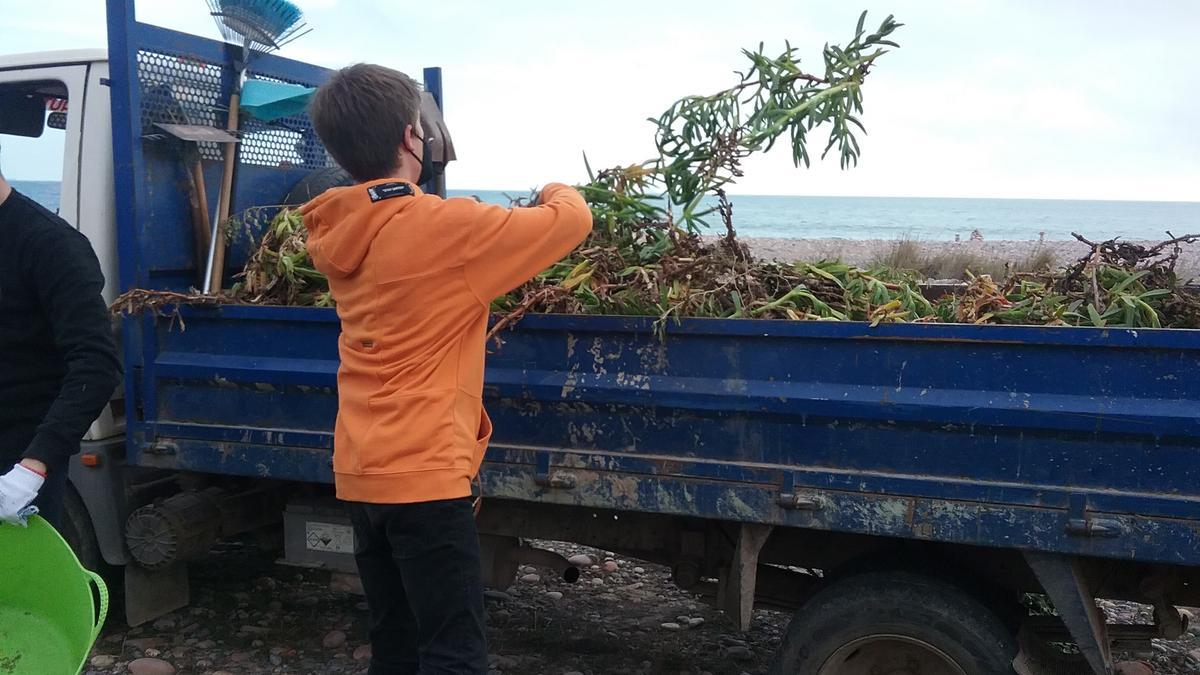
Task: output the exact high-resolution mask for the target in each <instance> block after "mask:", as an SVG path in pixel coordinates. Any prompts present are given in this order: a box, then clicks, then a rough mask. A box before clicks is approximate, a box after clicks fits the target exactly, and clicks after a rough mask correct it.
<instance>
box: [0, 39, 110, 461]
mask: <svg viewBox="0 0 1200 675" xmlns="http://www.w3.org/2000/svg"><path fill="white" fill-rule="evenodd" d="M38 106H41V109H42V110H43V111H44V112H43V113H42V114H41V122H40V124H33V122H34V121H36V118H31V117H30V115H29V114H28V113H29V112H32V111H33V109H34V108H35V107H38ZM17 145H24V146H26V148H24V150H26V151H32V152H34V153H37V152H45V153H49V154H57V153H60V152H61V157H60V158H58V160H57V161H56V159H55V158H54V157H44V156H43V157H41V158H39V161H40V162H42V163H46V162H51V163H55V164H57V165H58V166H60V168H61V172H60V174H59V175H60V176H61V179H60V180H61V188H60V191H59V196H58V205H57V211H58V214H59V215H60V216H62V217H63V219H65V220H66V221H67V222H68V223H70V224H71V225H73V226H75V228H76V229H78V230H79V231H80V232H82V233H83V234H84V235H85V236H87V238H88V239H89V240H90V241H91V242H92V248H93V249H95V251H96V255H97V257H98V258H99V259H100V268H101V270H102V271H103V273H104V278H105V280H106V283H105V286H104V299H105V301H106V302H112V301H113V299H114V298H116V296H117V295H118V294H119V293H120V289H119V287H118V282H117V278H118V277H117V233H116V224H115V223H116V220H115V218H114V213H113V171H112V120H111V109H110V107H109V88H108V53H107V52H106V51H105V50H103V49H78V50H68V51H54V52H37V53H31V54H11V55H0V168H2V169H3V170H4V172H5V176H7V177H8V178H9V179H10V180H15V181H16V182H17V183H18V185H17V188H18V189H20V181H21V178H22V176H23V171H22V167H21V166H20V164H19V162H20V161H22V157H27V156H28V155H29V152H22V153H21V157H18V156H17V155H16V154H15V153H14V152H13V150H14V147H15V146H17ZM59 162H61V163H60V164H59ZM122 399H123V397H121V396H118V397H116V398H114V400H113V403H112V404H110V405H109V406H108V408H107V409H106V410H105V411H104V413H103V414H102V415H101V417H100V419H98V420H96V422H95V423H94V424H93V425H92V428H91V429H90V430H89V432H88V435H87V436H86V437H85V440H90V441H94V440H100V439H106V438H112V437H113V436H116V435H118V434H120V433H121V432H122V431H123V415H122V414H121V401H122Z"/></svg>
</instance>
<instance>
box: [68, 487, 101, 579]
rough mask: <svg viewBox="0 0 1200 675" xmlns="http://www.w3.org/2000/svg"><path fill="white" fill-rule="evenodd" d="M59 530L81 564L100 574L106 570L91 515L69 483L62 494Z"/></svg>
mask: <svg viewBox="0 0 1200 675" xmlns="http://www.w3.org/2000/svg"><path fill="white" fill-rule="evenodd" d="M60 530H61V533H62V536H63V539H65V540H66V541H67V544H69V545H70V546H71V550H73V551H75V557H77V558H79V563H80V564H81V565H83V566H84V567H86V568H87V569H89V570H92V571H94V572H100V573H102V574H103V573H104V572H105V571H107V570H106V569H105V567H106V566H105V564H104V558H103V557H102V556H101V555H100V543H99V542H97V541H96V530H95V528H93V527H92V517H91V516H90V515H89V514H88V512H87V508H86V507H84V505H83V498H82V497H80V496H79V493H78V492H76V491H75V488H74V487H71V486H70V485H68V486H67V489H66V491H65V492H64V494H63V510H62V525H61V527H60Z"/></svg>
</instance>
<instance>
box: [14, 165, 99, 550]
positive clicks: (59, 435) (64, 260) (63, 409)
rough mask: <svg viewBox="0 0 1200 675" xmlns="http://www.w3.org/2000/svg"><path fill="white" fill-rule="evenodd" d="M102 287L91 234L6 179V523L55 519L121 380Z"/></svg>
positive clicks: (52, 521)
mask: <svg viewBox="0 0 1200 675" xmlns="http://www.w3.org/2000/svg"><path fill="white" fill-rule="evenodd" d="M103 288H104V277H103V275H101V273H100V263H99V261H98V260H97V259H96V254H95V252H94V251H93V250H92V247H91V244H90V243H88V240H87V238H86V237H84V236H83V235H82V234H80V233H79V232H78V231H76V230H75V229H74V228H73V227H71V226H70V225H69V224H67V222H66V221H64V220H63V219H62V218H59V217H58V216H57V215H55V214H53V213H51V212H49V211H47V210H46V209H45V208H43V207H42V206H41V205H39V204H37V203H35V202H34V201H33V200H31V199H29V198H28V197H26V196H25V195H22V194H20V193H19V192H17V191H15V190H13V189H12V186H11V185H9V183H8V182H7V181H5V180H4V176H2V175H0V522H9V523H15V524H18V525H24V524H25V522H26V518H27V517H28V516H29V515H30V514H32V513H34V512H40V513H41V515H42V516H43V517H44V518H46V520H48V521H50V522H51V524H54V525H57V524H58V522H59V519H60V517H61V513H62V501H63V492H64V490H65V489H66V482H67V462H68V460H69V459H70V457H71V455H74V454H75V453H76V452H78V451H79V441H80V439H82V438H83V435H84V434H85V433H87V430H88V427H89V426H91V424H92V421H93V420H95V419H96V417H97V416H98V415H99V414H100V411H101V410H103V408H104V406H105V405H106V404H107V403H108V401H109V399H110V398H111V397H112V394H113V392H114V391H115V390H116V388H117V385H118V384H119V383H120V378H121V363H120V361H119V360H118V358H117V350H116V345H115V343H114V340H113V334H112V323H111V322H110V321H109V318H108V311H107V308H106V307H105V304H104V298H103V297H102V296H101V295H100V292H101V290H103ZM0 526H2V525H0Z"/></svg>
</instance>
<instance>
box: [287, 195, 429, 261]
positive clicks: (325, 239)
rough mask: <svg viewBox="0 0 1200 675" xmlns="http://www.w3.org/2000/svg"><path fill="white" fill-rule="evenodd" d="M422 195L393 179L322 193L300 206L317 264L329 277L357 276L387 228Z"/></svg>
mask: <svg viewBox="0 0 1200 675" xmlns="http://www.w3.org/2000/svg"><path fill="white" fill-rule="evenodd" d="M421 194H422V193H421V188H419V187H417V186H415V185H413V184H411V183H409V182H407V181H398V180H394V179H390V178H385V179H383V180H375V181H370V182H367V183H360V184H358V185H351V186H349V187H340V188H332V189H330V190H326V191H325V192H323V193H321V194H320V195H318V196H317V197H316V198H315V199H313V200H312V201H310V202H308V203H307V204H305V205H304V206H302V207H300V215H302V216H303V217H304V226H305V227H306V228H307V229H308V254H309V255H310V256H312V259H313V264H314V265H316V267H317V269H318V270H320V271H321V272H322V273H324V274H325V275H326V276H331V277H346V276H350V275H351V274H354V273H355V272H356V271H357V270H358V268H359V265H361V264H362V261H363V259H364V258H366V257H367V252H368V251H370V250H371V244H372V243H373V242H374V241H375V236H376V235H377V234H379V231H380V230H381V229H383V226H384V225H386V224H387V222H388V221H389V220H391V219H392V217H393V216H395V215H396V214H398V213H400V212H401V211H403V210H404V207H405V206H407V205H409V204H411V203H413V201H415V200H414V199H413V198H414V197H419V196H421Z"/></svg>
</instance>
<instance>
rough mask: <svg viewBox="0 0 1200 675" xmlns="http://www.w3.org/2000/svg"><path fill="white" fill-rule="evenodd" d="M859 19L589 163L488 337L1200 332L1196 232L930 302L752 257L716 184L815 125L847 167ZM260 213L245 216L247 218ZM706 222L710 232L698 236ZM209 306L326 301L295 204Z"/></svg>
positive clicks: (828, 264)
mask: <svg viewBox="0 0 1200 675" xmlns="http://www.w3.org/2000/svg"><path fill="white" fill-rule="evenodd" d="M865 21H866V14H865V13H864V14H863V15H862V16H861V17H860V18H859V21H858V25H857V27H856V29H855V34H854V37H853V38H852V39H851V40H850V41H849V42H847V43H846V45H845V46H836V45H826V46H825V48H824V50H823V67H822V68H821V70H820V71H818V72H817V73H810V72H807V71H805V70H804V69H803V68H802V67H801V65H800V60H799V58H798V56H797V51H796V49H795V48H793V47H792V46H790V45H788V46H787V47H786V48H785V49H784V50H783V51H782V52H781V53H779V54H778V55H775V56H768V55H767V54H766V53H765V52H764V51H763V48H762V46H761V45H760V47H759V48H758V49H757V50H754V51H750V50H746V51H744V56H745V57H746V59H747V61H748V67H747V69H746V71H745V72H742V73H739V74H738V80H737V82H736V83H735V84H734V85H733V86H731V87H729V88H727V89H724V90H722V91H719V92H717V93H715V94H711V95H707V96H689V97H686V98H683V99H680V100H679V101H676V102H675V103H674V104H673V105H671V106H670V107H669V108H668V109H667V110H666V111H664V112H663V113H662V115H660V116H659V117H657V118H655V119H653V120H651V121H652V122H653V123H654V125H655V129H656V131H655V140H656V145H657V149H658V156H657V157H655V158H652V159H650V160H646V161H644V162H639V163H635V164H631V165H628V166H623V167H616V168H612V169H607V170H603V171H598V172H595V171H593V170H592V168H591V166H590V165H589V166H587V170H588V177H589V180H588V182H587V183H586V184H583V185H580V186H577V187H578V189H579V190H580V192H581V193H582V194H583V196H584V198H585V199H586V200H587V202H588V204H589V205H590V207H591V210H592V214H593V216H594V221H595V228H594V231H593V233H592V235H591V236H590V237H589V238H588V240H587V241H586V242H584V243H583V244H582V245H581V246H580V247H579V248H577V249H576V250H575V251H573V252H572V253H571V254H570V255H568V256H567V257H566V258H565V259H563V260H561V261H559V262H558V263H556V264H555V265H553V266H551V267H550V269H548V270H546V271H545V272H543V273H542V274H540V275H538V277H536V278H535V279H533V280H531V281H530V282H528V283H526V284H525V285H523V286H521V287H520V288H518V289H516V290H514V291H513V292H511V293H509V294H507V295H505V296H503V297H501V298H498V299H497V300H496V301H495V302H494V304H493V310H494V311H495V313H496V314H497V317H498V319H497V321H496V322H495V324H494V327H493V329H492V335H496V334H498V333H499V332H500V331H502V330H504V329H505V328H507V327H510V326H512V325H513V324H514V323H515V322H517V321H518V320H519V319H520V318H521V317H522V316H524V315H526V314H528V313H531V312H533V313H566V314H608V315H631V316H650V317H655V318H657V319H658V325H659V326H660V327H662V328H667V327H668V326H669V323H670V321H671V320H673V319H676V318H682V317H709V318H758V319H781V320H818V321H867V322H871V323H873V324H878V323H884V322H963V323H1010V324H1034V325H1075V326H1079V325H1089V326H1130V327H1159V326H1163V327H1178V328H1200V302H1198V301H1197V299H1196V297H1195V296H1193V295H1192V294H1191V293H1190V292H1189V291H1187V290H1186V288H1185V287H1184V286H1185V284H1184V283H1183V281H1182V280H1181V279H1180V278H1179V277H1178V275H1177V274H1176V270H1175V266H1176V262H1177V260H1178V256H1179V253H1180V247H1181V246H1182V245H1184V244H1188V243H1192V242H1194V241H1195V240H1196V239H1197V238H1200V237H1197V236H1185V237H1172V238H1171V239H1170V240H1168V241H1166V242H1163V243H1162V244H1159V245H1155V246H1141V245H1137V244H1132V243H1126V242H1121V241H1118V240H1112V241H1105V242H1098V243H1093V242H1090V241H1087V240H1086V239H1084V238H1083V237H1078V235H1077V237H1078V238H1079V239H1080V240H1081V241H1083V242H1085V243H1086V244H1088V246H1089V248H1090V253H1089V254H1088V255H1087V256H1085V257H1084V258H1082V259H1080V260H1079V261H1076V262H1074V263H1073V264H1071V265H1068V266H1066V267H1063V268H1061V269H1057V270H1051V269H1043V270H1039V271H1036V272H1030V273H1019V274H1012V275H1010V276H1009V277H1008V278H1007V279H1000V280H996V279H994V278H993V277H991V276H988V275H979V276H973V275H969V276H968V279H967V281H966V283H965V284H964V285H963V286H962V287H961V288H959V289H958V290H956V291H955V292H953V293H950V294H948V295H944V296H942V297H940V298H938V299H936V300H930V299H927V298H926V297H925V295H924V294H923V293H922V290H923V289H922V284H921V282H922V281H923V277H922V276H921V275H920V274H919V273H918V272H916V271H914V270H905V269H896V268H888V267H877V268H874V269H864V268H859V267H855V266H851V265H846V264H843V263H841V262H838V261H818V262H798V263H789V262H778V261H768V260H761V259H756V258H755V257H754V256H752V255H751V254H750V251H749V249H748V247H746V246H745V245H744V244H743V243H742V242H741V241H739V240H738V237H737V234H736V231H735V227H734V212H733V209H734V205H733V204H732V203H731V202H730V200H729V199H728V198H727V196H726V194H725V187H727V186H728V185H729V184H731V183H733V182H735V181H736V180H737V178H739V177H741V176H742V169H741V164H742V161H743V160H744V159H746V158H747V157H749V156H750V155H753V154H755V153H759V152H767V151H769V150H771V149H772V148H773V147H775V146H776V145H777V144H779V145H786V146H787V147H789V148H790V151H791V154H792V159H793V162H794V163H795V164H796V166H797V167H799V166H801V165H804V166H807V165H808V164H809V162H810V151H809V141H810V138H811V136H812V134H813V133H814V132H815V131H817V130H820V132H821V133H827V134H828V135H827V138H826V140H825V144H824V148H823V150H822V152H821V156H822V157H824V156H825V155H826V154H828V153H830V152H833V151H834V150H835V149H836V151H837V153H838V155H839V157H840V163H841V166H842V167H843V168H849V167H851V166H853V165H855V164H856V163H857V160H858V155H859V151H860V147H859V143H858V140H857V138H856V133H858V132H862V131H863V130H864V129H863V125H862V123H861V121H860V119H859V115H861V114H862V111H863V94H862V85H863V82H864V81H865V79H866V78H867V76H868V74H869V73H870V71H871V70H872V69H873V68H874V66H875V64H876V62H877V60H878V59H879V58H880V57H882V56H883V55H885V54H886V53H887V52H888V49H887V48H888V47H896V46H897V45H896V44H895V43H894V42H892V41H891V40H890V36H891V34H892V33H893V32H894V31H895V30H896V29H897V28H899V27H900V24H898V23H896V22H895V21H894V20H893V19H892V17H888V18H887V19H885V20H884V21H883V23H881V24H880V26H879V27H878V29H876V30H875V31H873V32H870V33H868V32H867V31H866V30H865V27H864V26H865ZM584 161H585V164H586V163H587V158H586V157H585V158H584ZM706 196H710V197H712V198H713V199H710V200H708V201H705V200H704V198H705V197H706ZM522 201H523V200H517V202H516V203H515V204H514V206H516V207H517V208H520V207H521V206H522ZM714 201H715V203H713V202H714ZM706 204H711V205H709V206H706ZM262 217H263V212H256V213H254V214H252V217H251V218H250V219H249V220H252V221H255V220H261V219H262ZM714 221H715V222H716V223H717V224H719V226H720V228H721V230H723V232H722V234H721V235H720V236H719V237H715V238H714V237H703V236H702V233H704V232H706V231H708V228H710V226H711V225H712V224H713V223H714ZM140 293H143V294H144V293H146V292H144V291H143V292H140ZM135 300H136V301H135ZM221 300H222V301H226V302H245V303H254V304H283V305H306V306H330V305H332V304H333V299H332V297H331V295H330V293H329V287H328V283H327V281H326V279H325V278H324V277H323V276H322V275H321V274H320V273H319V272H318V271H316V269H315V268H314V267H313V265H312V261H311V260H310V259H309V257H308V254H307V251H306V249H305V229H304V227H303V225H302V222H301V219H300V217H299V215H298V214H297V213H296V212H294V211H291V210H288V209H283V210H280V211H278V212H277V213H276V214H275V215H274V216H273V217H272V218H270V220H269V222H268V223H267V224H266V227H265V230H264V234H263V236H262V238H261V240H260V241H259V242H258V245H257V247H256V248H255V250H254V252H253V253H252V255H251V256H250V259H249V262H248V264H247V265H246V268H245V269H244V270H243V271H242V273H241V274H240V275H239V279H238V283H237V284H236V285H235V286H234V287H233V289H231V291H230V292H229V294H228V295H227V296H225V297H223V298H221ZM147 301H148V298H147V297H146V296H144V295H143V296H139V297H138V298H135V299H131V298H124V302H121V301H119V302H118V304H117V305H115V306H114V309H115V310H121V311H127V312H132V311H138V310H139V306H138V305H139V303H141V304H145V303H147ZM198 301H203V302H207V301H209V299H205V298H204V296H198ZM179 302H187V299H186V298H184V299H182V300H181V299H180V298H179V297H172V298H170V299H168V300H163V299H161V298H159V299H157V300H154V303H155V304H154V306H151V307H150V308H151V309H159V308H160V307H161V306H163V305H167V304H171V303H176V304H178V303H179Z"/></svg>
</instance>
